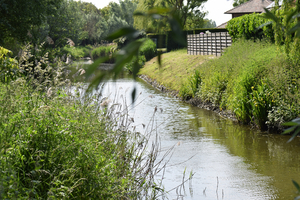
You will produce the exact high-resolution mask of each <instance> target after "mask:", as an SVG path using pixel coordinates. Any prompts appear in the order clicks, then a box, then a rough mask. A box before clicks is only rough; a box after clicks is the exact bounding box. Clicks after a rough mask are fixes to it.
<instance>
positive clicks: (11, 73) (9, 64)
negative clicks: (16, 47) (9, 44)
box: [0, 46, 20, 83]
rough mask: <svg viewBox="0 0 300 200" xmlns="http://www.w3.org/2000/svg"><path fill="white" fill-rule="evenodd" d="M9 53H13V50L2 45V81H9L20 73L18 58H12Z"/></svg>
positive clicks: (0, 55) (0, 71)
mask: <svg viewBox="0 0 300 200" xmlns="http://www.w3.org/2000/svg"><path fill="white" fill-rule="evenodd" d="M9 55H12V52H11V51H10V50H8V49H5V48H3V47H1V46H0V81H1V82H2V83H8V82H10V81H11V80H14V79H16V78H17V77H18V76H19V75H20V72H19V69H18V62H17V60H16V59H14V58H10V56H9Z"/></svg>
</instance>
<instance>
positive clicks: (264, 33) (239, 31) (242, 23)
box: [226, 13, 274, 41]
mask: <svg viewBox="0 0 300 200" xmlns="http://www.w3.org/2000/svg"><path fill="white" fill-rule="evenodd" d="M261 16H262V15H261V14H257V13H253V14H248V15H243V16H241V17H236V18H233V19H231V20H230V21H229V22H228V23H227V26H226V28H227V30H228V32H229V34H230V36H231V37H232V39H233V41H235V40H237V39H238V38H245V39H262V38H269V39H270V40H271V41H274V32H273V29H272V25H267V26H263V27H262V30H261V29H259V28H260V27H261V26H262V25H264V24H266V23H269V22H270V20H267V19H264V18H262V17H261Z"/></svg>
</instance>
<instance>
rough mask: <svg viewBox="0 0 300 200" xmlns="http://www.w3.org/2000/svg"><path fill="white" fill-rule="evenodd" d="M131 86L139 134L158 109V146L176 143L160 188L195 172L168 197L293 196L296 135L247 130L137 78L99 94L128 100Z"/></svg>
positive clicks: (299, 145)
mask: <svg viewBox="0 0 300 200" xmlns="http://www.w3.org/2000/svg"><path fill="white" fill-rule="evenodd" d="M133 87H136V90H137V92H136V94H137V96H138V99H137V101H136V102H135V103H134V106H131V107H130V108H132V109H131V110H130V113H129V114H130V115H131V117H133V118H134V124H135V126H137V129H138V130H139V131H140V132H143V130H144V129H143V126H142V124H147V123H149V121H150V120H151V117H152V116H153V113H154V109H155V107H157V112H156V113H155V123H156V124H157V134H158V135H159V137H160V141H161V149H162V150H167V149H169V148H171V147H173V146H174V145H175V148H174V149H173V154H172V157H171V159H170V160H169V161H168V164H167V167H166V170H165V173H164V174H160V175H158V176H157V178H158V179H161V178H163V184H164V186H165V190H166V191H169V190H171V189H173V188H175V187H176V186H178V185H180V184H181V183H182V178H183V173H184V171H186V175H185V177H188V176H189V174H190V173H191V172H192V173H195V174H194V176H193V178H192V180H190V181H187V182H186V183H185V184H184V187H181V188H179V189H177V190H176V189H175V190H171V191H170V192H169V193H168V195H167V197H168V199H197V200H198V199H205V200H215V199H228V200H241V199H245V200H251V199H253V200H260V199H261V200H266V199H280V200H284V199H293V198H294V197H295V196H296V189H295V187H294V186H293V184H292V180H296V181H298V182H299V183H300V176H299V175H300V166H299V163H300V162H299V161H300V156H299V152H300V140H299V139H298V138H297V139H295V140H294V141H292V142H291V143H287V140H288V139H289V136H282V135H273V134H267V133H260V132H258V131H255V130H251V129H250V128H249V127H247V126H241V125H238V124H236V123H234V122H232V121H230V120H228V119H224V118H222V117H220V116H219V115H217V114H216V113H214V112H211V111H207V110H203V109H200V108H197V107H193V106H191V105H189V104H186V103H184V102H181V101H180V100H178V99H176V98H173V97H169V96H167V95H166V94H163V93H161V92H159V91H157V90H156V89H154V88H152V87H151V86H150V85H148V84H147V83H145V82H143V81H141V80H140V81H137V82H134V81H133V80H132V79H128V78H120V79H118V80H116V81H108V82H107V84H106V86H105V87H104V90H103V94H104V96H108V97H109V98H120V97H121V95H123V96H126V98H127V103H128V104H130V103H131V91H132V89H133ZM116 92H117V93H118V95H115V94H116ZM115 96H116V97H115ZM162 153H163V152H162ZM161 156H162V154H161Z"/></svg>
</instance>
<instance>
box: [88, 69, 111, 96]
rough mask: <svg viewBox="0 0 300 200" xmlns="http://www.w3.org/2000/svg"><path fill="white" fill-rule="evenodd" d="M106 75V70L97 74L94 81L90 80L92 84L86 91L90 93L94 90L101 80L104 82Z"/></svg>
mask: <svg viewBox="0 0 300 200" xmlns="http://www.w3.org/2000/svg"><path fill="white" fill-rule="evenodd" d="M105 75H106V73H105V72H101V73H99V74H97V75H95V77H93V79H92V81H91V82H90V84H89V86H88V88H87V90H86V93H87V94H89V93H91V92H92V91H93V89H95V88H97V87H98V86H99V84H100V83H101V82H103V80H104V78H105Z"/></svg>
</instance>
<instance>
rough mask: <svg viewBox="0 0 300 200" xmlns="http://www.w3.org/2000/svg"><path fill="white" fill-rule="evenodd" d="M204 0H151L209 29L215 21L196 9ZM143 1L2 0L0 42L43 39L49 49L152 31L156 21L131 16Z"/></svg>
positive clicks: (9, 44) (11, 45) (191, 25)
mask: <svg viewBox="0 0 300 200" xmlns="http://www.w3.org/2000/svg"><path fill="white" fill-rule="evenodd" d="M206 1H207V0H193V1H189V2H193V4H191V5H192V6H193V8H192V7H191V5H181V7H179V6H178V5H179V4H178V2H179V1H174V2H173V1H170V2H169V1H168V2H167V3H166V2H165V3H164V4H162V2H161V1H159V0H153V1H151V3H152V4H153V5H159V6H163V7H168V8H175V9H177V11H178V12H179V13H180V14H181V15H180V16H182V18H184V21H185V28H187V29H190V28H202V27H205V28H212V27H215V22H214V21H212V20H208V19H204V17H205V15H206V13H204V12H201V11H200V7H201V5H202V4H203V3H204V2H206ZM146 4H147V5H149V1H146V0H124V1H121V0H120V1H119V3H114V2H110V3H109V5H108V6H106V7H104V8H102V9H98V8H97V7H96V6H95V5H93V4H92V3H87V2H82V1H74V0H40V1H38V2H37V1H35V0H27V1H23V0H22V1H20V0H3V1H2V2H1V5H0V11H1V12H0V13H1V14H0V19H1V20H0V29H1V31H0V38H1V39H0V45H1V46H3V47H5V48H8V49H11V50H13V49H14V48H16V47H17V46H21V45H23V44H24V42H31V43H32V44H40V43H42V42H46V46H48V47H50V48H57V47H62V46H64V45H66V43H67V42H69V44H73V45H74V44H75V45H82V46H84V45H89V44H90V45H93V44H95V43H101V41H102V40H104V39H105V37H106V36H108V35H109V34H111V33H112V32H114V31H116V30H117V29H119V28H121V27H135V28H137V29H139V30H146V27H147V30H150V29H151V30H154V31H155V23H157V22H155V21H154V22H152V24H145V23H143V21H141V19H140V18H134V17H133V13H134V12H135V11H136V10H140V11H144V9H145V8H147V9H148V7H147V6H145V5H146ZM177 4H178V5H177ZM187 8H189V9H190V11H187ZM191 8H192V9H191ZM149 25H150V28H149ZM151 26H152V27H151ZM166 29H168V27H167V26H166Z"/></svg>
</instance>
